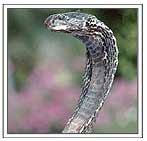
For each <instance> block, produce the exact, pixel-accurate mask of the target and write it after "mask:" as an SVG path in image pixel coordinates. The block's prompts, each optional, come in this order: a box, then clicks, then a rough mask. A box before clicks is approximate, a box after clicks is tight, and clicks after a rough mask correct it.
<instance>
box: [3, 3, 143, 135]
mask: <svg viewBox="0 0 147 141" xmlns="http://www.w3.org/2000/svg"><path fill="white" fill-rule="evenodd" d="M5 5H20V6H21V5H69V6H72V5H75V6H76V5H79V6H80V5H89V6H90V5H95V6H98V5H138V6H139V5H140V6H141V16H142V17H141V24H142V27H141V37H142V40H141V55H142V57H141V67H142V72H141V84H142V89H141V91H142V105H141V109H142V117H141V119H142V121H141V124H142V125H141V127H142V131H141V135H142V136H141V137H115V136H114V137H66V136H65V137H5V135H4V7H5ZM68 8H70V7H68ZM72 8H74V7H72ZM75 8H76V7H75ZM7 9H8V8H7ZM14 9H17V8H14ZM21 9H23V8H21ZM26 9H27V8H26ZM28 9H30V8H28ZM32 9H33V8H32ZM36 9H39V8H36ZM40 9H41V8H40ZM93 9H94V8H93ZM100 9H105V8H100ZM106 9H109V8H106ZM116 9H117V8H116ZM119 9H120V8H119ZM136 9H138V10H139V8H136ZM138 13H139V12H138V11H137V17H139V15H138ZM6 26H7V25H6ZM139 26H140V25H139V18H138V26H137V33H139ZM7 32H8V30H7ZM7 36H8V34H7ZM138 39H139V34H138ZM7 42H8V40H7ZM137 44H138V47H139V40H138V42H137ZM138 47H137V51H138ZM7 48H8V47H7ZM7 57H8V49H7ZM2 65H3V69H2V79H3V80H2V82H3V83H2V93H3V94H2V112H3V113H2V137H3V138H143V4H3V5H2ZM7 70H8V59H7ZM137 70H138V73H137V99H138V98H139V97H138V94H139V89H138V84H139V83H138V82H139V55H138V54H137ZM7 76H8V72H7ZM7 95H8V77H7ZM7 105H8V98H7ZM7 112H8V106H7ZM7 117H8V114H7ZM138 117H139V99H138V100H137V129H138V130H139V120H138V119H139V118H138ZM7 119H8V118H7ZM7 123H8V121H7ZM7 126H8V125H7ZM7 129H8V127H7ZM138 133H139V131H138V132H137V133H115V134H138ZM7 134H11V133H8V132H7ZM13 134H17V133H13ZM18 134H21V135H24V134H32V133H18ZM33 134H34V135H35V134H39V135H43V134H49V133H33ZM64 134H65V135H66V133H64ZM101 134H114V133H101ZM50 135H60V134H58V133H54V134H50ZM71 135H72V134H71ZM74 135H75V134H74ZM77 135H78V134H77ZM83 135H84V134H83ZM87 135H88V134H87ZM94 135H95V133H94Z"/></svg>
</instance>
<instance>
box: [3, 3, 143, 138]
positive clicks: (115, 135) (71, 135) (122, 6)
mask: <svg viewBox="0 0 147 141" xmlns="http://www.w3.org/2000/svg"><path fill="white" fill-rule="evenodd" d="M3 6H4V23H3V25H4V33H3V35H4V47H3V48H4V58H3V59H4V64H5V65H4V72H3V73H4V94H3V96H4V105H3V106H4V107H3V108H4V113H3V114H4V115H3V121H4V127H3V137H9V138H11V137H12V138H13V137H21V138H22V137H37V138H38V137H41V138H46V137H58V138H62V137H70V138H72V137H76V138H77V137H83V138H85V137H86V138H87V137H96V138H97V137H101V138H112V137H119V138H123V137H124V138H127V137H128V138H130V137H131V138H132V137H133V138H135V137H138V138H139V137H142V135H143V134H142V132H143V131H142V126H143V125H142V102H143V101H142V10H143V9H142V8H143V7H142V5H141V4H138V5H137V4H135V5H128V4H126V5H125V4H124V5H119V4H118V5H116V4H115V5H113V4H112V5H97V4H73V5H70V4H69V5H68V4H66V5H64V4H61V5H56V4H55V5H54V4H52V5H3ZM7 8H138V125H139V126H138V134H8V133H7V69H8V68H7Z"/></svg>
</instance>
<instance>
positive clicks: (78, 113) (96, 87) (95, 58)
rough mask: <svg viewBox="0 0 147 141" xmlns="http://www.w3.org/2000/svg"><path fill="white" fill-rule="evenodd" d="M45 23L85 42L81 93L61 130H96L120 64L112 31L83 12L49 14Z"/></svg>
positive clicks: (53, 29) (78, 131)
mask: <svg viewBox="0 0 147 141" xmlns="http://www.w3.org/2000/svg"><path fill="white" fill-rule="evenodd" d="M44 24H45V26H46V27H47V28H48V29H50V30H51V31H54V32H64V33H70V34H71V35H72V36H74V37H76V38H78V39H79V40H81V41H82V42H83V43H84V44H85V47H86V57H87V60H86V67H85V72H84V74H83V77H82V90H81V95H80V98H79V101H78V104H77V107H76V108H75V111H74V113H73V115H72V117H71V118H70V119H69V121H68V123H67V124H66V126H65V128H64V130H63V132H62V133H93V132H94V124H95V121H96V117H97V115H98V113H99V111H100V109H101V107H102V105H103V103H104V101H105V99H106V98H107V95H108V93H109V91H110V89H111V85H112V82H113V79H114V74H115V72H116V69H117V65H118V49H117V44H116V39H115V37H114V35H113V32H112V30H111V29H110V28H109V27H107V26H106V25H105V24H104V23H103V22H101V21H100V20H98V19H97V18H96V17H95V16H94V15H91V14H86V13H81V12H80V11H76V12H68V13H60V14H54V15H50V16H49V17H48V18H47V19H46V20H45V21H44Z"/></svg>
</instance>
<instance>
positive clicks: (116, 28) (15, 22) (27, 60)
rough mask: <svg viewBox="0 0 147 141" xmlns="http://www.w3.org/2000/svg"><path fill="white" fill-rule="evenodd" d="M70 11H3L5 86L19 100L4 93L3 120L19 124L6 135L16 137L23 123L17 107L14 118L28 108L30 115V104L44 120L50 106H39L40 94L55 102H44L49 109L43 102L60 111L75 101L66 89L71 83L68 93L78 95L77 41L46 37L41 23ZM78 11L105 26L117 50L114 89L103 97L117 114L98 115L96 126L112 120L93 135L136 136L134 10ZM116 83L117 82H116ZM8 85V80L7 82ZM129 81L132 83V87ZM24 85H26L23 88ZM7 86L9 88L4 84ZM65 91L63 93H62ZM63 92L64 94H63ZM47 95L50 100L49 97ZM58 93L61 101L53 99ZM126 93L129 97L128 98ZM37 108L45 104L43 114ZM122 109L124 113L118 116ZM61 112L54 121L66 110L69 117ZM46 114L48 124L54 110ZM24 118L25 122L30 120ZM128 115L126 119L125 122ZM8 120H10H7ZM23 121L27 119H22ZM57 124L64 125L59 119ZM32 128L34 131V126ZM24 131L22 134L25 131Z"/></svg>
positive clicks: (80, 60) (54, 128) (51, 34)
mask: <svg viewBox="0 0 147 141" xmlns="http://www.w3.org/2000/svg"><path fill="white" fill-rule="evenodd" d="M76 10H78V9H54V8H52V9H19V8H18V9H11V8H9V9H8V61H10V64H12V70H11V66H10V67H9V66H8V67H9V68H8V69H9V70H10V71H12V72H10V74H11V73H12V74H11V75H12V76H11V77H13V81H11V83H12V82H13V83H14V84H13V85H14V87H15V88H13V89H15V91H16V92H14V93H16V95H17V94H18V95H17V96H18V98H17V99H19V100H17V99H15V96H14V95H10V94H11V93H12V92H11V91H10V90H9V91H8V94H9V95H10V105H9V106H10V108H9V115H10V116H9V118H10V123H14V121H13V120H15V121H16V123H17V122H18V121H20V127H19V126H18V125H17V124H16V125H15V126H18V130H16V131H15V130H14V129H15V128H14V129H12V132H19V131H20V132H21V130H20V129H21V127H22V123H23V122H22V123H21V121H23V116H22V117H21V114H20V117H19V116H18V115H19V112H17V107H18V109H19V107H20V109H19V110H20V113H21V112H22V113H23V112H24V111H25V110H24V109H25V108H26V109H27V108H28V109H29V110H28V109H27V110H26V111H30V113H31V112H32V113H34V109H33V108H34V107H33V104H34V103H35V104H34V105H35V107H36V109H37V110H36V111H38V109H39V108H40V113H41V112H43V114H42V113H41V114H42V115H45V114H46V113H47V112H46V111H48V113H49V115H50V111H49V110H48V109H49V108H50V107H51V106H50V105H49V106H48V105H47V104H46V103H45V102H44V101H43V99H41V96H42V97H44V95H45V97H46V95H49V97H50V96H51V97H57V98H56V100H55V101H53V100H52V99H51V101H48V100H50V98H49V99H47V100H46V101H47V103H48V104H50V103H49V102H52V103H53V104H55V105H56V106H57V107H58V108H59V109H60V108H61V109H62V106H63V104H64V103H66V104H69V105H70V104H71V105H73V103H72V102H73V100H74V99H72V98H73V97H74V98H75V97H78V96H79V95H76V92H72V91H71V89H69V88H70V87H71V86H70V84H71V81H72V83H75V84H73V88H72V89H74V90H75V91H78V90H79V89H77V88H80V87H79V86H80V85H81V72H82V70H83V69H84V68H83V69H81V66H80V65H81V64H82V63H83V62H84V59H85V48H84V47H83V44H82V43H81V42H80V41H79V40H77V39H75V38H74V37H72V36H70V35H68V34H64V33H54V32H50V31H49V30H47V29H46V27H44V25H43V22H44V20H45V19H46V18H47V17H48V16H49V15H52V14H55V13H61V12H71V11H76ZM80 11H81V12H85V13H89V14H93V15H95V16H96V17H97V18H98V19H99V20H101V21H103V22H104V23H105V24H106V25H108V27H110V28H111V29H112V31H113V32H114V34H115V37H116V39H117V45H118V49H119V65H118V70H117V73H116V78H118V79H116V81H115V82H116V83H115V86H114V91H113V95H112V99H110V98H109V99H110V102H108V104H110V103H111V101H113V102H112V103H111V104H110V105H111V106H112V107H113V104H115V103H116V105H114V107H113V110H114V111H115V112H116V113H117V114H120V115H119V116H118V117H117V114H116V113H115V114H114V113H111V112H110V113H111V114H110V116H104V117H103V116H102V117H100V118H98V120H100V121H98V123H101V122H102V120H103V119H104V120H105V118H106V117H109V118H112V120H111V119H110V121H109V123H111V125H110V126H107V125H106V126H104V125H102V126H100V125H98V127H100V128H99V129H98V128H97V132H98V133H136V132H137V83H136V78H137V40H138V39H137V38H138V37H137V30H138V29H137V27H138V26H137V24H138V23H137V9H123V8H122V9H80ZM60 61H61V62H60ZM44 64H48V65H44ZM63 64H64V66H63ZM83 64H84V63H83ZM43 65H44V66H43ZM48 66H49V68H48ZM40 68H41V69H40ZM50 70H51V72H49V71H50ZM48 73H49V74H48ZM46 75H47V76H46ZM53 75H54V76H53ZM44 77H48V78H47V79H49V80H48V81H47V80H46V79H45V78H44ZM52 77H53V78H54V81H53V80H52V79H53V78H52ZM50 79H51V80H50ZM11 80H12V78H11ZM57 80H58V81H57ZM117 80H118V81H117ZM119 80H122V82H121V81H119ZM8 81H10V79H9V80H8ZM29 81H31V82H29ZM36 81H37V82H36ZM28 82H29V83H28ZM129 82H130V83H129ZM132 82H134V83H133V84H132ZM27 83H28V84H31V85H30V86H28V85H27ZM48 83H49V84H50V85H51V86H52V87H51V88H50V86H48ZM52 83H53V84H52ZM64 84H69V85H68V86H67V85H65V86H64V87H63V88H62V85H64ZM11 85H12V84H11ZM40 85H41V86H40ZM56 85H57V86H56ZM71 85H72V84H71ZM8 87H10V85H9V86H8ZM12 87H13V86H12ZM44 87H45V88H44ZM67 87H69V88H68V89H67ZM75 87H76V88H75ZM60 88H61V91H60ZM64 89H66V90H64ZM11 90H12V89H11ZM23 90H24V91H25V92H24V91H23ZM63 90H64V91H67V92H66V95H65V92H64V91H63ZM44 91H45V92H44ZM43 92H44V93H43ZM52 92H53V95H51V94H52ZM70 92H71V93H70ZM26 93H27V94H26ZM25 94H26V95H25ZM40 94H41V95H40ZM60 94H61V95H64V96H63V97H62V96H60V97H59V95H60ZM78 94H79V93H78ZM132 94H134V95H133V96H132ZM21 95H24V96H25V98H24V99H23V98H22V97H21ZM11 96H12V97H11ZM13 96H14V98H13ZM17 96H16V97H17ZM31 97H33V98H31ZM38 97H39V98H38ZM67 97H68V98H69V99H68V100H66V98H67ZM116 97H117V99H116ZM120 97H121V98H120ZM11 98H12V100H11ZM30 99H31V100H32V101H31V100H30ZM34 99H35V100H36V101H35V100H34ZM38 99H41V100H42V102H38ZM44 99H46V98H44ZM120 99H121V100H120ZM21 100H22V102H21ZM23 100H24V101H23ZM25 100H26V101H25ZM29 100H30V101H29ZM41 100H39V101H41ZM58 100H59V101H60V102H61V101H62V104H61V103H60V102H59V101H58ZM70 100H71V101H70ZM119 100H120V101H119ZM11 101H12V102H11ZM16 101H17V102H16ZM65 101H66V102H65ZM15 102H16V104H15ZM23 102H24V103H23ZM26 102H27V105H26ZM33 102H34V103H33ZM55 102H56V103H55ZM68 102H69V103H68ZM117 102H118V103H117ZM42 103H45V106H44V107H46V109H45V108H44V107H43V108H41V106H42V105H43V104H42ZM124 103H125V104H124ZM53 104H52V106H53ZM60 104H61V105H60ZM119 104H120V105H119ZM20 105H21V106H20ZM24 105H26V107H24ZM46 105H47V106H46ZM105 105H106V107H107V108H106V109H107V112H108V111H110V108H112V107H111V106H110V105H107V104H105ZM105 105H104V106H105ZM126 105H127V106H126ZM13 106H14V108H13ZM15 106H16V107H15ZM31 106H32V109H31ZM37 106H38V107H37ZM56 106H53V108H55V110H57V109H58V108H57V109H56ZM119 106H120V107H119ZM125 106H126V107H125ZM21 107H22V108H23V110H24V111H23V110H22V109H21ZM124 107H125V108H124ZM11 108H12V110H11ZM115 108H116V109H115ZM117 108H118V109H117ZM123 108H124V109H125V110H124V111H122V109H123ZM43 109H44V110H43ZM61 109H60V110H61ZM64 109H66V108H65V107H64V106H63V109H62V110H64ZM67 109H68V108H67ZM67 109H66V110H65V111H63V113H62V112H60V110H59V113H60V114H61V113H62V114H63V115H62V114H61V115H60V114H59V117H63V116H66V115H65V113H66V111H68V112H69V110H67ZM73 109H74V108H73ZM120 109H121V110H120ZM130 109H133V110H132V112H131V115H129V114H128V113H130V112H128V111H129V110H130ZM13 110H14V112H13ZM50 110H51V111H52V113H51V115H52V114H54V117H52V119H56V117H57V116H56V113H55V112H54V110H52V109H50ZM113 110H112V111H113ZM26 111H25V112H26ZM114 111H113V112H114ZM15 112H16V114H15ZM64 112H65V113H64ZM28 113H29V112H28ZM30 113H29V114H30ZM69 113H70V112H69ZM122 113H123V114H124V113H125V114H126V115H125V116H126V117H124V116H123V118H122V119H121V117H122V115H121V114H122ZM17 114H18V115H17ZM23 114H24V113H23ZM29 114H28V117H29V116H30V115H29ZM70 114H71V113H70ZM70 114H69V115H70ZM26 115H27V114H26ZM37 115H38V112H37V114H36V113H35V114H34V115H33V116H32V121H30V123H31V122H33V121H34V119H35V118H36V117H37ZM57 115H58V114H57ZM101 115H102V114H100V116H101ZM111 115H113V117H114V118H113V117H111ZM128 115H129V116H130V117H128ZM11 116H12V117H11ZM38 116H40V115H38ZM13 117H14V118H15V119H13ZM24 117H26V118H27V116H24ZM30 117H31V116H30ZM20 118H21V119H20ZM39 118H40V117H39ZM45 118H47V119H46V121H47V122H48V115H47V116H46V115H45ZM57 118H58V117H57ZM64 118H65V117H64ZM18 119H19V120H18ZM24 121H25V122H24V125H23V126H24V127H25V125H27V124H26V120H24ZM42 121H45V120H44V119H43V120H40V122H38V121H37V123H41V124H42ZM63 121H64V122H65V120H63ZM111 121H112V122H111ZM50 122H51V121H50ZM54 122H55V123H56V124H54V125H53V126H52V127H51V128H50V129H49V131H50V132H59V133H60V132H61V130H62V129H63V127H61V126H58V125H59V124H57V121H54ZM64 122H63V123H64ZM27 123H28V121H27ZM59 123H60V120H59ZM46 124H47V123H44V125H46ZM12 125H13V124H10V127H11V126H12ZM34 125H35V127H36V123H35V124H34ZM28 126H29V124H28ZM62 126H63V125H62ZM12 127H13V126H12ZM44 127H45V126H44ZM29 128H30V127H28V129H29ZM38 128H39V127H38ZM28 129H27V130H28ZM29 130H30V132H36V133H37V132H39V131H37V130H36V129H35V128H34V127H33V130H31V129H29ZM29 130H28V131H27V132H29ZM47 132H48V131H47Z"/></svg>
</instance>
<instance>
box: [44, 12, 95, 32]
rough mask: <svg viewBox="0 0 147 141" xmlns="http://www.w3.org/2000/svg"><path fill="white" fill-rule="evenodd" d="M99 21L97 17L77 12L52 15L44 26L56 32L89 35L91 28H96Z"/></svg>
mask: <svg viewBox="0 0 147 141" xmlns="http://www.w3.org/2000/svg"><path fill="white" fill-rule="evenodd" d="M97 21H98V20H97V18H96V17H95V16H93V15H89V14H85V13H80V12H79V11H77V12H68V13H62V14H54V15H51V16H49V17H48V18H47V19H46V20H45V21H44V24H45V26H46V27H47V28H48V29H50V30H52V31H55V32H66V33H73V34H87V33H88V31H90V30H91V28H94V27H95V25H96V22H97Z"/></svg>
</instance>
